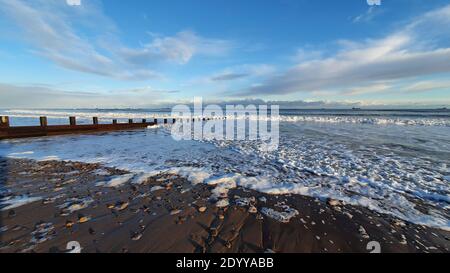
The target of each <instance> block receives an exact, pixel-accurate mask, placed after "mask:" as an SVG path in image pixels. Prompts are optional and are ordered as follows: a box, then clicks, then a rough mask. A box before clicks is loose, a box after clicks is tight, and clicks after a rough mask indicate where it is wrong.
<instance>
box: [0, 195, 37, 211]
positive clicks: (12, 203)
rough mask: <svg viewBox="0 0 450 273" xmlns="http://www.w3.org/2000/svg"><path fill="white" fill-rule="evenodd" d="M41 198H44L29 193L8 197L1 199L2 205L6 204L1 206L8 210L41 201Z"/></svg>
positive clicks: (0, 205)
mask: <svg viewBox="0 0 450 273" xmlns="http://www.w3.org/2000/svg"><path fill="white" fill-rule="evenodd" d="M41 199H42V197H29V196H27V195H22V196H14V197H6V198H3V199H0V207H2V206H4V207H2V208H1V210H2V211H6V210H10V209H15V208H18V207H21V206H23V205H26V204H30V203H33V202H36V201H39V200H41Z"/></svg>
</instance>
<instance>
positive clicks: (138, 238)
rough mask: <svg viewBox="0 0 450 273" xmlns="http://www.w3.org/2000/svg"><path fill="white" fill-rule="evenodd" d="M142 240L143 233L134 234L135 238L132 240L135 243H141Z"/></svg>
mask: <svg viewBox="0 0 450 273" xmlns="http://www.w3.org/2000/svg"><path fill="white" fill-rule="evenodd" d="M141 238H142V233H140V232H135V233H134V234H133V236H132V237H131V240H133V241H139V240H140V239H141Z"/></svg>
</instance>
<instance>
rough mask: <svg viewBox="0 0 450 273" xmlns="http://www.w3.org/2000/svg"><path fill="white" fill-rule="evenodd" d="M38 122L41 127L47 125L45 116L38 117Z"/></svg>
mask: <svg viewBox="0 0 450 273" xmlns="http://www.w3.org/2000/svg"><path fill="white" fill-rule="evenodd" d="M39 122H40V123H41V127H47V117H40V118H39Z"/></svg>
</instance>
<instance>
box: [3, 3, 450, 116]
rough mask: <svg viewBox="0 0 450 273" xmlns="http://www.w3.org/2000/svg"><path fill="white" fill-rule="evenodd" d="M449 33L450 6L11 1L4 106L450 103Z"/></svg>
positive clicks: (5, 39) (6, 13) (7, 15)
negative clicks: (195, 101)
mask: <svg viewBox="0 0 450 273" xmlns="http://www.w3.org/2000/svg"><path fill="white" fill-rule="evenodd" d="M448 29H450V3H449V2H448V1H440V0H381V5H380V6H369V5H368V4H367V1H366V0H345V1H344V0H342V1H337V0H335V1H331V0H329V1H325V0H323V1H317V0H277V1H275V0H273V1H269V0H267V1H256V0H245V1H244V0H243V1H237V0H231V1H230V0H228V1H225V0H210V1H206V0H195V1H194V0H185V1H182V0H177V1H175V0H172V1H156V0H153V1H147V0H131V1H119V0H104V1H100V0H29V1H26V0H0V41H1V42H0V96H1V97H2V100H1V101H0V107H2V108H17V107H27V108H29V107H41V108H42V107H54V108H61V107H62V108H65V107H152V106H158V105H164V104H168V103H175V102H176V103H178V102H188V101H190V100H192V98H193V97H194V96H202V97H203V98H204V99H205V100H207V101H212V102H215V101H236V100H243V101H245V100H251V99H263V100H266V101H278V102H280V103H283V102H291V103H292V102H298V105H300V106H304V107H307V106H308V104H309V103H311V105H314V106H317V105H320V106H323V107H335V106H337V105H341V106H345V105H354V104H359V105H361V106H367V107H378V106H394V105H395V106H397V105H407V106H418V107H420V106H433V107H434V106H448V105H450V31H449V30H448ZM317 102H319V103H317Z"/></svg>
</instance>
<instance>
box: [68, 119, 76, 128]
mask: <svg viewBox="0 0 450 273" xmlns="http://www.w3.org/2000/svg"><path fill="white" fill-rule="evenodd" d="M69 122H70V126H75V125H77V118H76V117H69Z"/></svg>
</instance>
